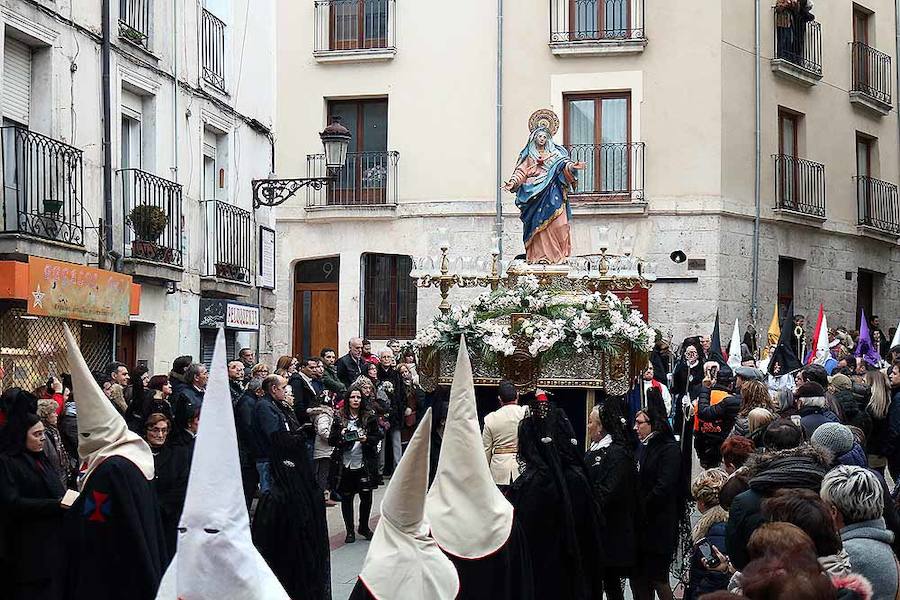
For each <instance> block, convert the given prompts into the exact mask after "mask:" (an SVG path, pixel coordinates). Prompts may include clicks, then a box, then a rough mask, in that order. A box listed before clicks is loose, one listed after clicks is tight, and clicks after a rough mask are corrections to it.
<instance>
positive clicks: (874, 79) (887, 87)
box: [850, 42, 892, 116]
mask: <svg viewBox="0 0 900 600" xmlns="http://www.w3.org/2000/svg"><path fill="white" fill-rule="evenodd" d="M851 48H852V61H853V81H852V82H851V86H850V102H852V103H854V104H856V105H858V106H861V107H862V108H865V109H868V110H870V111H873V112H875V113H878V114H880V115H882V116H884V115H887V114H888V113H889V112H891V108H892V105H891V57H890V56H888V55H887V54H885V53H884V52H879V51H878V50H876V49H875V48H871V47H869V46H867V45H865V44H863V43H862V42H853V43H852V44H851Z"/></svg>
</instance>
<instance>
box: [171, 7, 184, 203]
mask: <svg viewBox="0 0 900 600" xmlns="http://www.w3.org/2000/svg"><path fill="white" fill-rule="evenodd" d="M178 51H179V46H178V0H172V180H173V181H174V182H175V183H178ZM182 210H183V209H182Z"/></svg>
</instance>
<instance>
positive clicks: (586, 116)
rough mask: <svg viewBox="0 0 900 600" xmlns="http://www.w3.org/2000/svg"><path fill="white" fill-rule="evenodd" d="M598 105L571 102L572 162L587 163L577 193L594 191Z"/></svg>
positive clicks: (578, 101)
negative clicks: (595, 134) (595, 133)
mask: <svg viewBox="0 0 900 600" xmlns="http://www.w3.org/2000/svg"><path fill="white" fill-rule="evenodd" d="M595 108H596V103H595V102H594V101H593V100H571V101H569V123H568V125H569V144H570V146H571V149H570V151H571V155H572V160H573V161H575V162H579V161H580V162H583V163H585V165H586V167H585V169H584V170H583V171H582V172H581V173H580V174H579V176H578V186H577V187H576V188H575V191H576V192H577V193H582V194H583V193H589V192H592V191H594V173H595V157H596V152H595V146H594V143H595V141H596V140H595V139H594V132H595V127H594V123H595V119H594V111H595Z"/></svg>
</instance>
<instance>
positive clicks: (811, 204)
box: [772, 154, 825, 218]
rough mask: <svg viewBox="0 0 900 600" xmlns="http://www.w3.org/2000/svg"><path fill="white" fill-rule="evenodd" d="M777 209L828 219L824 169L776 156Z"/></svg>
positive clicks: (781, 155)
mask: <svg viewBox="0 0 900 600" xmlns="http://www.w3.org/2000/svg"><path fill="white" fill-rule="evenodd" d="M772 159H773V160H774V161H775V208H776V209H779V210H790V211H793V212H798V213H802V214H804V215H811V216H815V217H822V218H825V165H823V164H820V163H817V162H813V161H811V160H804V159H802V158H797V157H796V156H790V155H788V154H773V155H772Z"/></svg>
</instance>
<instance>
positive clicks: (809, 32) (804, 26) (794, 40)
mask: <svg viewBox="0 0 900 600" xmlns="http://www.w3.org/2000/svg"><path fill="white" fill-rule="evenodd" d="M774 33H775V40H774V43H775V57H774V58H773V59H772V61H771V63H770V65H771V68H772V71H773V72H774V73H775V74H776V75H780V76H782V77H784V78H786V79H790V80H792V81H794V82H796V83H799V84H801V85H804V86H812V85H815V84H816V83H818V82H819V80H820V79H822V25H821V24H820V23H818V22H817V21H806V20H803V19H802V18H801V17H799V16H797V15H795V14H794V13H792V12H789V11H777V10H776V11H775V27H774Z"/></svg>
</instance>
